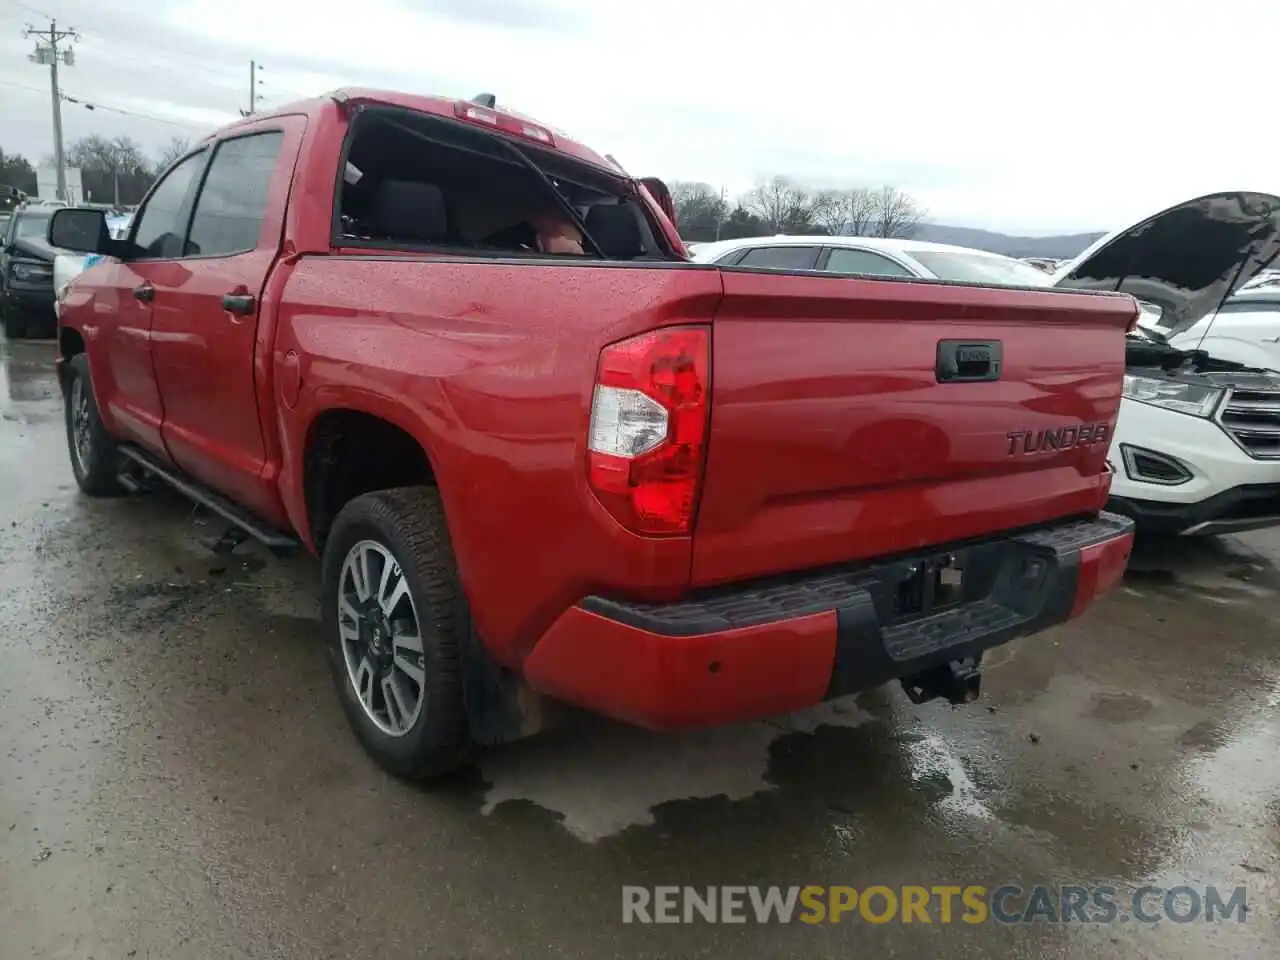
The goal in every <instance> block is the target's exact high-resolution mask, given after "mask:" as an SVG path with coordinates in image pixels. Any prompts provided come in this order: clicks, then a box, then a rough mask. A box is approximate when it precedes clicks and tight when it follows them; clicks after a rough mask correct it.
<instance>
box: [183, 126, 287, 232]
mask: <svg viewBox="0 0 1280 960" xmlns="http://www.w3.org/2000/svg"><path fill="white" fill-rule="evenodd" d="M283 142H284V134H283V133H280V132H278V131H272V132H271V133H256V134H251V135H250V136H247V137H237V138H236V139H234V140H227V141H224V142H223V143H221V144H219V145H218V148H217V151H216V152H215V153H214V155H213V163H211V164H209V173H208V174H207V175H206V176H205V178H204V184H203V186H201V188H200V196H199V197H198V198H197V199H196V209H195V216H193V217H192V218H191V235H190V237H189V239H188V240H187V256H205V257H208V256H218V255H222V256H227V255H230V254H233V253H244V252H245V251H247V250H252V249H253V248H254V247H256V246H257V245H258V235H259V234H260V233H261V232H262V218H263V216H265V215H266V212H267V195H268V193H269V192H270V189H271V179H272V177H274V176H275V172H276V158H277V157H278V156H279V155H280V145H281V144H282V143H283Z"/></svg>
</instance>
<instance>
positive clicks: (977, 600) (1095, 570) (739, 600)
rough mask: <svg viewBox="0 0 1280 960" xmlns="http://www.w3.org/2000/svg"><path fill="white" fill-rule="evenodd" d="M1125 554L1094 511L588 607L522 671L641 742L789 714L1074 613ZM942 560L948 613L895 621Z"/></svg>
mask: <svg viewBox="0 0 1280 960" xmlns="http://www.w3.org/2000/svg"><path fill="white" fill-rule="evenodd" d="M1132 542H1133V523H1132V521H1131V520H1129V519H1128V518H1125V517H1119V516H1115V515H1112V514H1105V513H1104V514H1101V515H1100V516H1098V517H1097V518H1096V519H1091V520H1079V521H1071V522H1067V523H1063V524H1059V525H1056V526H1053V527H1049V528H1043V529H1038V530H1032V531H1028V532H1024V533H1019V534H1013V535H1009V536H1005V537H999V538H992V539H988V540H982V541H974V542H967V543H964V544H955V545H952V546H944V547H939V548H936V549H931V550H930V551H929V552H928V553H927V554H926V553H921V554H919V555H913V556H907V557H901V558H895V559H893V560H891V561H885V562H882V563H876V564H872V565H859V566H850V567H846V568H837V569H827V570H823V571H818V572H811V573H806V574H801V575H795V576H790V577H786V578H777V579H770V580H766V581H758V582H754V583H749V584H735V585H732V586H729V587H722V588H716V589H715V590H708V591H701V592H700V593H699V594H697V595H695V596H692V597H690V598H689V599H688V600H684V601H681V602H679V603H673V604H665V605H646V604H629V603H620V602H616V601H612V600H607V599H603V598H600V597H588V598H586V599H585V600H583V602H582V603H581V604H579V605H578V606H575V607H572V608H570V609H569V610H567V611H566V612H565V613H564V614H562V615H561V616H560V617H559V618H558V619H557V620H556V622H555V623H554V624H553V625H552V627H551V629H550V630H548V631H547V633H546V634H545V635H544V636H543V637H542V639H541V640H540V641H539V642H538V644H537V645H536V646H535V647H534V649H533V652H532V653H531V654H530V655H529V657H528V659H527V660H526V661H525V664H524V674H525V677H526V679H527V680H528V681H529V683H530V685H531V686H533V687H534V689H536V690H538V691H540V692H542V693H546V694H548V695H550V696H554V697H558V698H560V699H562V700H566V701H568V702H570V703H575V704H578V705H579V706H582V707H586V708H588V709H591V710H595V711H597V712H600V713H604V714H607V715H609V716H613V717H616V718H618V719H621V720H626V721H629V722H632V723H637V724H640V725H642V726H646V727H650V728H653V729H676V728H682V727H699V726H710V725H714V724H720V723H732V722H738V721H743V720H749V719H754V718H758V717H763V716H770V715H775V714H779V713H787V712H789V711H792V710H799V709H802V708H804V707H809V706H812V705H814V704H816V703H819V702H820V701H822V700H824V699H827V698H830V697H834V696H841V695H844V694H848V693H854V692H856V691H859V690H865V689H868V688H871V687H875V686H879V685H880V684H883V683H886V682H888V681H890V680H895V679H901V678H904V677H911V676H914V675H916V674H919V673H921V672H923V671H925V670H928V669H929V668H931V667H935V666H939V665H942V664H945V663H947V662H949V661H952V660H958V659H961V658H964V657H974V656H977V655H978V654H980V653H982V652H983V651H984V650H987V649H990V648H991V647H995V646H998V645H1000V644H1003V643H1007V642H1008V641H1010V640H1012V639H1014V638H1016V637H1020V636H1025V635H1027V634H1030V633H1036V632H1038V631H1040V630H1043V629H1045V628H1046V627H1050V626H1052V625H1054V624H1057V623H1061V622H1063V621H1065V620H1069V619H1071V618H1072V617H1076V616H1079V615H1080V614H1081V613H1082V612H1083V611H1084V610H1085V608H1086V607H1088V605H1089V603H1090V602H1091V601H1092V600H1093V599H1094V597H1096V596H1097V595H1099V594H1100V593H1102V592H1104V591H1106V590H1107V589H1109V588H1110V587H1112V586H1114V585H1115V584H1116V582H1117V581H1119V579H1120V577H1121V575H1122V574H1123V573H1124V568H1125V565H1126V563H1127V562H1128V558H1129V550H1130V547H1131V545H1132ZM943 556H951V557H954V558H955V559H956V562H957V563H958V564H959V565H960V566H961V567H962V568H963V582H962V585H961V586H960V588H959V589H960V590H961V591H962V594H961V596H960V597H959V598H958V600H957V602H956V603H954V604H953V605H952V606H949V607H947V608H945V609H941V610H938V611H937V612H933V613H927V614H923V615H920V614H916V615H903V614H901V612H900V606H895V604H899V605H900V603H901V595H900V592H899V584H901V583H902V582H903V580H904V578H906V577H907V576H908V575H909V574H910V572H911V571H912V570H913V569H916V568H917V567H918V565H919V564H920V563H921V562H922V561H930V560H934V559H935V558H940V557H943Z"/></svg>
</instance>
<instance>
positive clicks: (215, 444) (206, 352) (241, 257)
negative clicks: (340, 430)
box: [151, 117, 305, 522]
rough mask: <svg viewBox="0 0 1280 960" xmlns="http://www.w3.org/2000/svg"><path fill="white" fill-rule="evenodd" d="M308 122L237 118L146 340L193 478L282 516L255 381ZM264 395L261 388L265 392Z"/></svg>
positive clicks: (171, 435) (170, 432)
mask: <svg viewBox="0 0 1280 960" xmlns="http://www.w3.org/2000/svg"><path fill="white" fill-rule="evenodd" d="M304 127H305V120H304V119H303V118H301V117H283V118H276V119H274V120H266V121H263V123H262V125H261V126H260V127H250V128H247V129H246V128H243V127H242V128H239V129H237V130H236V131H235V135H234V136H232V137H229V138H227V139H224V140H222V141H221V142H219V143H217V144H216V145H215V146H214V148H213V156H212V158H211V160H210V162H209V166H208V169H207V172H206V173H205V175H204V178H203V182H202V183H201V185H200V188H199V192H198V193H197V195H196V199H195V203H194V205H193V208H192V215H191V222H190V228H189V230H188V232H187V239H186V244H185V248H184V255H183V259H182V268H183V271H182V275H181V276H176V277H175V278H174V279H175V282H174V283H172V284H163V285H161V284H158V285H157V287H156V294H155V300H154V303H153V305H152V309H153V315H152V323H151V339H152V344H153V351H154V360H155V373H156V382H157V384H158V385H159V388H160V395H161V397H162V399H163V402H164V426H163V431H162V432H163V435H164V441H165V444H166V446H167V447H168V449H169V453H170V454H171V455H172V457H173V459H174V462H175V463H177V464H178V466H180V467H182V468H183V470H185V471H186V472H187V473H189V474H191V475H192V476H193V477H195V478H197V479H199V480H202V481H203V482H204V483H206V484H208V485H209V486H211V487H213V488H214V489H216V490H218V491H220V492H222V493H223V494H225V495H227V496H228V497H230V498H231V499H233V500H235V501H236V502H238V503H241V504H243V505H245V506H247V507H249V508H250V509H252V510H253V511H254V512H255V513H257V514H258V515H259V516H261V517H263V518H265V519H267V520H270V521H275V522H283V520H284V512H283V507H282V506H281V505H280V502H279V496H278V493H277V491H276V488H275V484H274V482H273V481H274V473H273V471H272V470H270V469H269V466H268V464H269V462H270V461H271V459H272V458H271V457H269V456H268V450H267V442H266V437H265V435H264V427H263V423H262V420H261V411H262V409H263V408H262V407H260V404H259V389H260V388H263V389H265V379H264V377H262V376H261V375H259V373H258V370H259V361H261V368H262V369H264V370H265V369H269V365H268V361H269V359H270V358H269V357H267V356H266V352H265V351H266V349H267V346H266V345H263V344H260V342H259V339H258V333H259V329H258V323H259V308H260V306H261V300H262V297H263V288H264V286H265V285H266V281H267V275H268V273H269V272H270V270H271V268H272V266H273V264H274V263H275V260H276V257H277V256H278V254H279V250H280V243H281V234H282V230H283V223H284V209H285V204H286V202H287V200H288V194H289V184H290V181H291V178H292V175H293V165H294V161H295V160H296V158H297V153H298V147H299V145H300V143H301V139H302V133H303V130H304ZM264 395H265V394H264Z"/></svg>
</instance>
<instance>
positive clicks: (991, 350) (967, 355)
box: [935, 340, 1002, 383]
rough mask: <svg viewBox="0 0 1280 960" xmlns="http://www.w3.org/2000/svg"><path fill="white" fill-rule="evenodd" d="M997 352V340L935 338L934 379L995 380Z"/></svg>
mask: <svg viewBox="0 0 1280 960" xmlns="http://www.w3.org/2000/svg"><path fill="white" fill-rule="evenodd" d="M1001 352H1002V351H1001V343H1000V341H999V340H939V341H938V363H937V367H936V368H935V370H936V372H937V375H938V382H939V383H981V382H983V381H990V380H999V379H1000V359H1001Z"/></svg>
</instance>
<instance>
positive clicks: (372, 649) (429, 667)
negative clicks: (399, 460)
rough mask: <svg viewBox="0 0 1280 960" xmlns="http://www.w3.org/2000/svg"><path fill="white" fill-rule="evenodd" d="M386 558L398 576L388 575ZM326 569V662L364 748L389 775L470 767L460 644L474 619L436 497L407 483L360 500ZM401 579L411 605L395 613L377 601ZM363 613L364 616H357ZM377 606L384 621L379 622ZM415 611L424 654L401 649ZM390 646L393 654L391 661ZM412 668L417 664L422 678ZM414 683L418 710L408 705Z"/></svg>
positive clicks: (333, 542) (333, 537) (330, 547)
mask: <svg viewBox="0 0 1280 960" xmlns="http://www.w3.org/2000/svg"><path fill="white" fill-rule="evenodd" d="M379 551H383V552H384V553H385V555H386V556H380V554H379ZM361 557H365V558H367V562H368V564H369V567H368V574H367V576H368V579H369V581H370V583H369V585H368V587H366V593H367V594H368V596H366V597H365V599H361V596H360V593H359V586H360V584H359V582H358V580H359V579H360V578H359V577H357V576H356V575H355V573H356V571H355V569H354V568H357V567H358V566H359V563H360V559H359V558H361ZM388 558H389V561H390V562H391V563H392V564H393V566H392V572H391V574H390V575H389V577H383V576H382V570H383V569H384V567H383V564H385V563H387V562H388ZM322 567H323V594H322V604H323V617H324V629H325V639H326V646H327V648H328V652H329V666H330V668H331V670H332V673H333V679H334V684H335V686H336V687H337V690H338V698H339V700H340V702H341V703H342V709H343V712H344V713H345V714H346V715H347V721H348V722H349V723H350V724H351V729H352V731H353V732H354V733H355V735H356V738H357V739H358V740H359V741H360V743H361V745H362V746H363V747H364V749H365V750H366V751H367V752H368V753H369V755H370V756H371V757H373V759H374V760H375V761H376V762H377V763H378V765H379V766H380V767H382V769H384V770H385V771H387V772H388V773H390V774H392V775H393V776H396V777H400V778H402V779H405V780H426V779H432V778H436V777H441V776H444V775H445V774H448V773H451V772H453V771H455V770H458V769H459V768H461V767H464V766H466V765H467V764H468V763H469V762H470V761H471V759H472V756H473V753H474V747H473V744H472V742H471V737H470V734H469V729H468V726H467V716H466V707H465V704H464V701H463V688H462V674H461V647H462V642H463V640H464V634H465V631H466V630H468V629H470V626H469V624H470V617H469V616H468V612H467V609H466V599H465V597H464V596H463V594H462V589H461V586H460V585H459V583H458V578H457V569H456V566H455V564H454V559H453V548H452V546H451V545H450V542H449V531H448V527H447V526H446V524H445V517H444V510H443V508H442V506H441V503H440V495H439V493H438V491H437V490H435V488H433V487H401V488H398V489H394V490H380V491H377V492H375V493H368V494H364V495H363V496H360V497H356V498H355V499H354V500H352V501H351V502H350V503H348V504H347V505H346V506H345V507H343V508H342V511H341V512H340V513H339V514H338V516H337V519H336V520H335V521H334V524H333V528H332V529H331V530H330V532H329V536H328V539H327V542H326V543H325V548H324V556H323V559H322ZM397 568H398V571H399V578H397V576H396V571H397ZM400 579H403V580H404V582H405V584H406V585H407V589H408V603H406V602H405V598H404V597H403V596H401V597H400V598H399V599H398V600H395V601H394V603H393V605H392V607H390V608H387V607H385V604H379V603H378V602H377V601H378V597H379V596H381V597H382V598H383V600H384V601H385V600H386V599H388V598H391V597H394V596H395V595H396V593H397V585H398V583H399V580H400ZM383 585H385V589H383ZM340 601H345V603H342V604H340ZM357 607H359V608H360V609H359V611H358V612H359V614H360V615H359V617H354V616H352V615H351V611H353V610H356V608H357ZM378 610H382V617H383V618H385V619H382V620H379V614H378ZM410 614H412V618H413V620H414V621H416V634H417V636H418V637H419V638H420V644H419V646H420V648H421V649H420V650H419V651H414V650H412V649H411V648H410V647H408V646H402V644H403V643H407V642H409V641H411V639H412V636H413V634H414V632H415V630H414V629H411V627H410V626H409V625H408V623H407V621H408V619H409V615H410ZM378 624H381V633H380V634H379V633H378V631H379V626H378ZM379 637H381V640H379ZM388 648H391V649H392V650H393V653H392V654H391V656H390V659H389V660H388V654H387V649H388ZM364 664H370V665H371V666H370V669H369V670H365V669H364V666H363V665H364ZM372 665H376V666H372ZM411 667H417V668H418V671H417V672H418V674H419V675H418V677H417V678H416V679H415V676H414V671H413V670H411V669H410V668H411ZM375 670H376V672H375ZM386 683H390V684H391V685H392V689H391V690H388V689H387V687H386V686H384V685H383V684H386ZM415 685H416V687H417V689H418V691H419V700H418V701H417V710H416V713H415V712H414V711H413V710H412V709H410V708H408V707H407V704H408V702H409V700H410V699H411V695H412V692H413V689H414V687H415ZM358 688H359V689H360V690H364V691H366V694H365V695H364V696H362V695H361V693H360V692H358ZM375 691H376V692H375ZM397 692H398V694H399V695H398V696H393V694H397ZM379 705H381V709H380V708H379ZM394 728H398V732H397V730H396V729H394Z"/></svg>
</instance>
